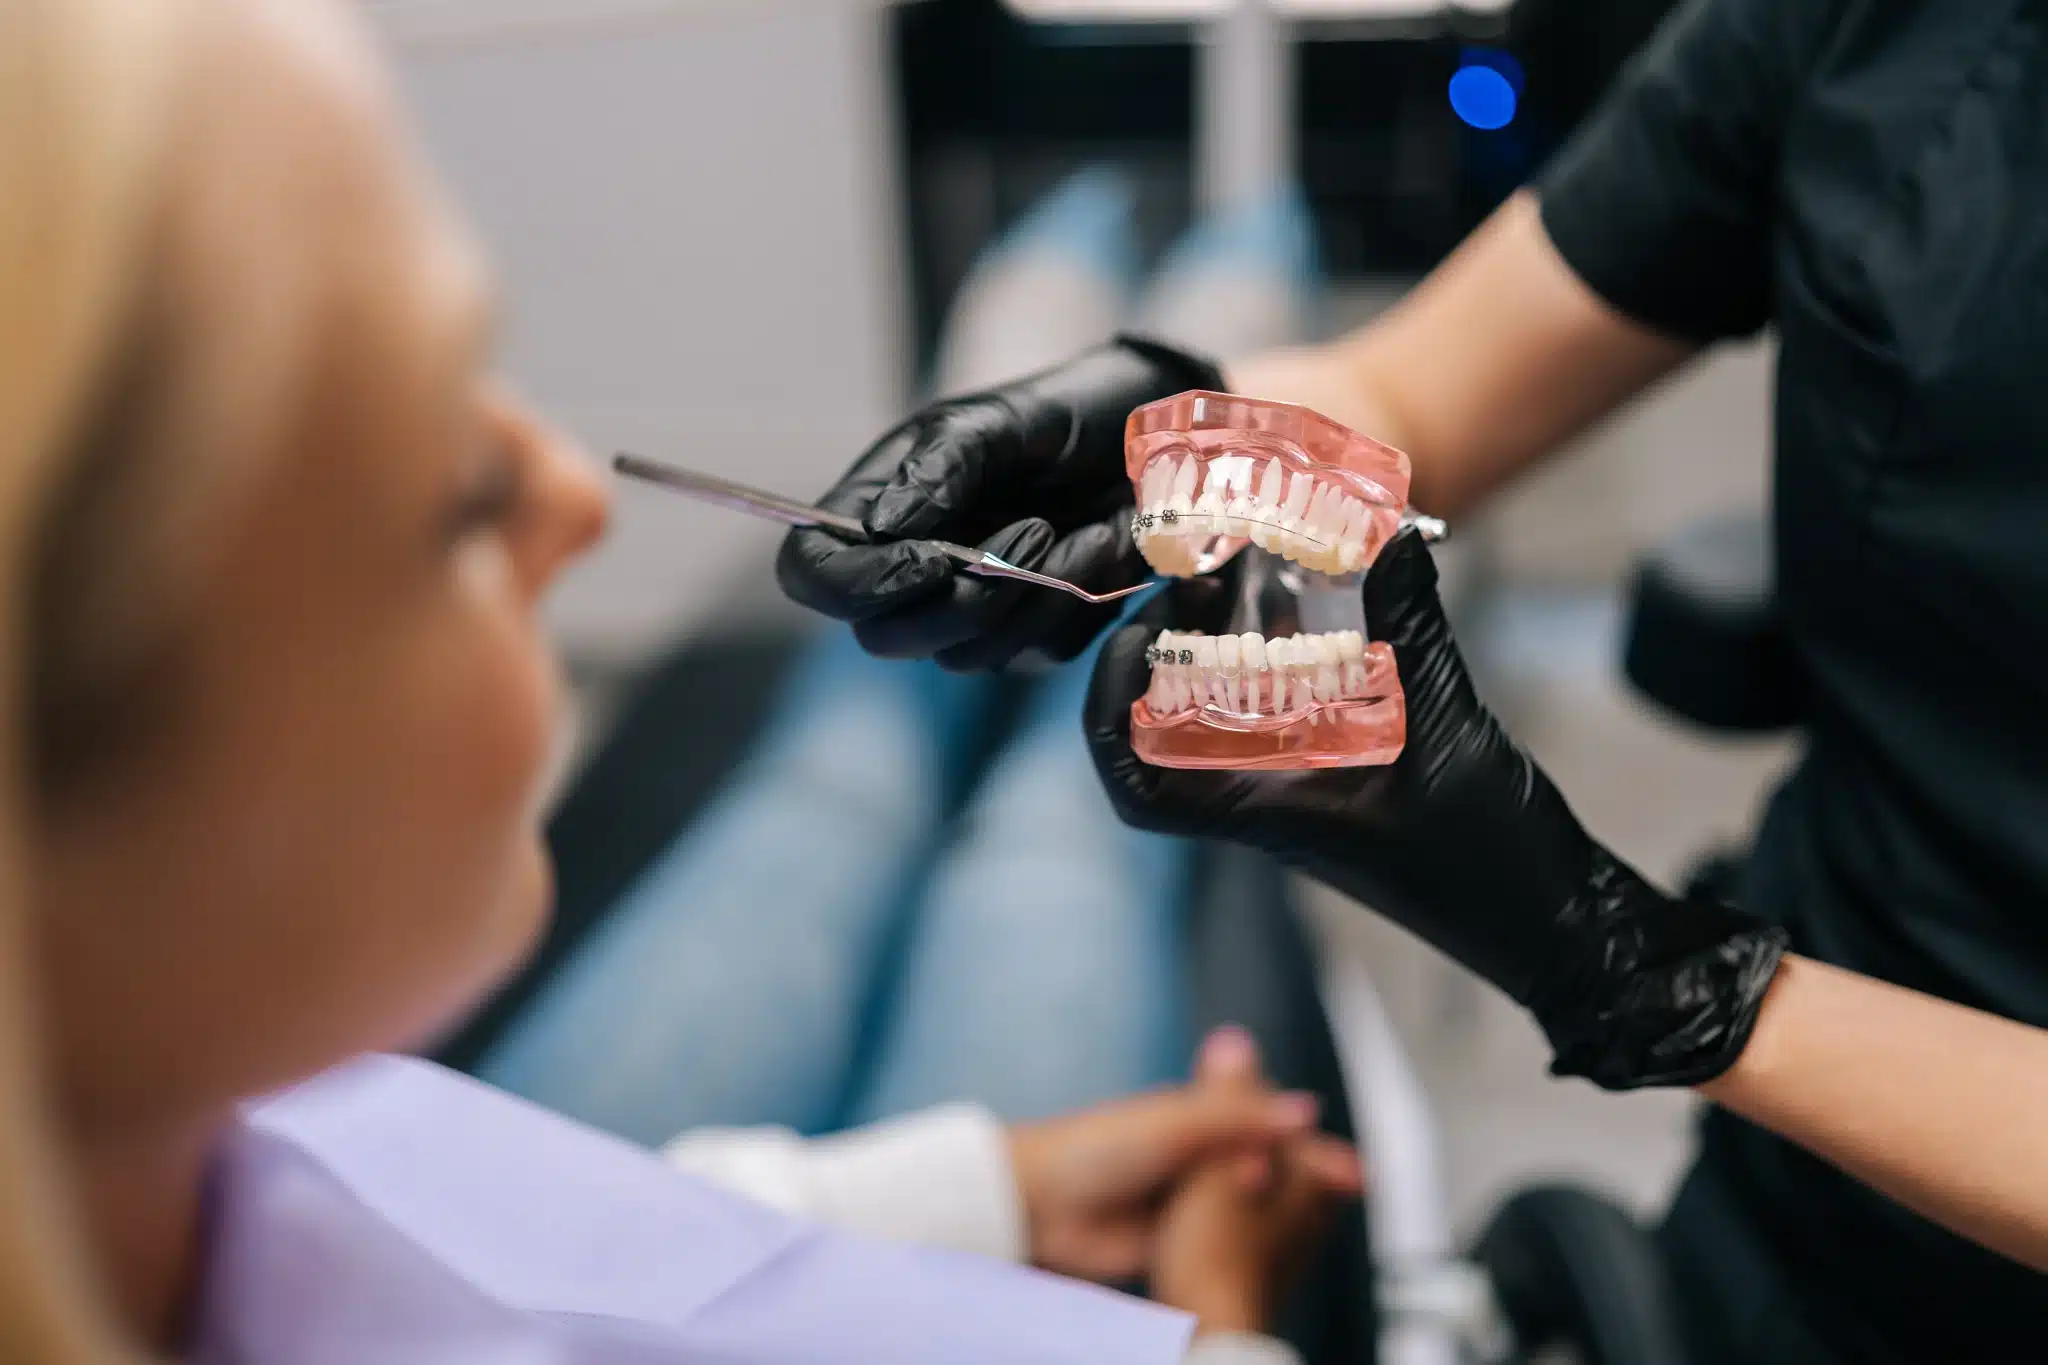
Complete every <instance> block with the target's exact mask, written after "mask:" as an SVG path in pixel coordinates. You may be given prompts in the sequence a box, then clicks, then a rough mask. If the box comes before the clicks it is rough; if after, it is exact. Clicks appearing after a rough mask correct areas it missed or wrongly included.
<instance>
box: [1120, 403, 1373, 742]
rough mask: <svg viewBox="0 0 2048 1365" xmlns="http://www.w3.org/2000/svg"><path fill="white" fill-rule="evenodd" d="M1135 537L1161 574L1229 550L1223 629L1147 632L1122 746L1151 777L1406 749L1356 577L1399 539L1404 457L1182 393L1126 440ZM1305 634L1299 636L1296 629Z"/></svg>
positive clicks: (1324, 421) (1323, 427) (1148, 414)
mask: <svg viewBox="0 0 2048 1365" xmlns="http://www.w3.org/2000/svg"><path fill="white" fill-rule="evenodd" d="M1124 460H1125V469H1126V472H1127V473H1128V474H1129V475H1130V479H1131V484H1132V487H1133V489H1134V490H1135V492H1136V494H1137V510H1136V512H1135V513H1134V515H1133V519H1132V532H1133V536H1134V538H1135V540H1136V542H1137V545H1138V549H1139V552H1140V553H1141V554H1143V555H1144V557H1145V559H1146V561H1147V562H1148V563H1150V564H1151V566H1152V567H1153V568H1154V569H1155V570H1157V571H1158V572H1159V573H1161V574H1164V575H1168V576H1172V577H1179V578H1187V577H1193V576H1195V575H1198V574H1206V573H1210V572H1213V571H1214V570H1216V569H1219V568H1221V567H1222V566H1223V565H1225V564H1226V563H1228V562H1229V561H1230V560H1232V559H1233V558H1235V557H1237V556H1239V555H1240V554H1244V555H1246V556H1247V562H1246V563H1245V564H1244V566H1243V571H1242V573H1241V575H1240V579H1239V594H1238V601H1237V605H1236V608H1235V612H1234V615H1233V617H1232V619H1231V622H1230V626H1231V629H1230V631H1229V633H1226V634H1221V635H1207V634H1198V633H1183V632H1177V631H1171V630H1169V631H1165V632H1162V633H1161V635H1160V636H1159V638H1158V640H1157V641H1156V642H1155V643H1154V645H1153V648H1152V650H1151V662H1152V685H1151V687H1150V689H1149V690H1148V691H1147V692H1146V693H1145V695H1144V696H1143V697H1141V698H1140V699H1139V700H1138V701H1136V702H1135V703H1133V704H1132V707H1131V743H1132V747H1133V749H1134V750H1135V751H1136V752H1137V755H1138V757H1139V758H1140V759H1142V760H1144V761H1145V762H1147V763H1151V764H1153V765H1155V766H1158V767H1165V768H1234V769H1298V768H1333V767H1352V766H1357V765H1363V764H1377V763H1389V762H1392V761H1393V760H1394V759H1395V758H1396V757H1398V756H1399V754H1400V752H1401V746H1402V744H1403V743H1404V742H1405V740H1406V738H1407V712H1406V708H1405V706H1404V704H1403V701H1402V696H1401V685H1400V680H1399V679H1398V677H1396V675H1395V670H1394V659H1393V651H1392V650H1391V649H1390V648H1389V647H1388V646H1386V645H1385V644H1382V643H1376V642H1372V641H1368V640H1367V639H1366V638H1365V635H1364V625H1365V622H1364V611H1363V608H1362V606H1361V603H1360V597H1359V583H1360V576H1361V574H1362V572H1363V571H1364V569H1365V568H1366V567H1367V566H1369V565H1370V564H1371V563H1372V561H1373V559H1374V558H1375V557H1376V556H1377V555H1378V554H1379V551H1380V548H1381V547H1382V546H1384V545H1385V544H1386V543H1387V541H1388V540H1390V539H1391V538H1392V537H1393V535H1394V532H1395V531H1396V530H1397V529H1398V528H1399V526H1400V521H1401V511H1402V508H1403V506H1404V505H1405V504H1406V501H1407V496H1408V459H1407V457H1406V456H1405V455H1403V454H1401V452H1399V451H1397V450H1395V449H1393V448H1392V447H1390V446H1385V445H1381V444H1380V443H1379V442H1377V441H1373V440H1370V439H1368V438H1367V437H1364V436H1360V435H1359V434H1357V433H1356V432H1353V431H1350V430H1347V429H1346V428H1344V427H1341V426H1339V425H1337V424H1336V423H1335V422H1332V421H1330V420H1329V419H1328V418H1325V417H1323V416H1321V415H1319V414H1317V413H1314V412H1311V411H1309V410H1308V409H1306V408H1300V407H1295V406H1293V405H1291V404H1286V403H1268V402H1263V401H1260V400H1257V399H1248V398H1238V397H1235V396H1233V395H1230V394H1219V393H1205V392H1194V393H1184V394H1180V395H1178V396H1176V397H1173V398H1169V399H1165V400H1163V401H1161V402H1158V403H1153V404H1149V405H1148V406H1146V407H1142V408H1139V409H1138V410H1137V411H1136V412H1134V413H1132V414H1131V417H1130V421H1129V422H1128V424H1127V425H1126V427H1125V431H1124ZM1304 627H1306V629H1304Z"/></svg>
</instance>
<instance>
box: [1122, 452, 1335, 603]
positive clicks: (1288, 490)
mask: <svg viewBox="0 0 2048 1365" xmlns="http://www.w3.org/2000/svg"><path fill="white" fill-rule="evenodd" d="M1252 467H1253V466H1250V465H1249V463H1248V462H1246V461H1237V460H1231V461H1218V462H1216V463H1214V464H1212V465H1205V464H1204V462H1203V461H1201V460H1200V459H1197V458H1196V457H1194V456H1192V455H1184V456H1173V455H1162V456H1160V457H1159V458H1158V459H1156V460H1154V461H1152V463H1150V464H1149V465H1147V466H1145V471H1144V473H1143V474H1142V475H1141V476H1140V478H1139V483H1138V514H1137V517H1136V518H1135V520H1134V522H1133V524H1132V534H1133V538H1134V539H1135V540H1136V541H1137V544H1138V549H1139V552H1140V553H1142V554H1143V555H1144V556H1145V558H1146V559H1147V560H1149V561H1150V562H1151V564H1152V566H1153V567H1154V568H1155V569H1158V570H1159V571H1160V572H1161V573H1167V574H1179V575H1186V574H1191V573H1193V572H1195V567H1194V560H1195V556H1196V551H1197V548H1198V543H1199V542H1205V541H1207V540H1208V539H1210V538H1211V537H1215V536H1226V537H1233V538H1240V539H1244V540H1249V541H1251V542H1252V543H1253V544H1254V545H1257V546H1258V547H1259V548H1261V549H1263V550H1270V551H1272V552H1274V553H1276V554H1278V555H1281V556H1282V557H1284V558H1287V559H1291V560H1294V561H1295V562H1296V563H1298V564H1301V565H1303V566H1304V567H1306V568H1310V569H1315V570H1317V571H1318V572H1321V573H1332V574H1335V573H1352V572H1354V571H1356V570H1358V569H1361V568H1363V567H1365V553H1366V540H1367V537H1368V535H1369V534H1370V530H1371V515H1372V513H1371V509H1370V508H1368V507H1367V505H1366V503H1365V500H1364V499H1362V498H1360V497H1357V496H1356V495H1354V494H1352V493H1349V492H1347V491H1345V490H1344V489H1343V488H1341V487H1339V486H1338V485H1337V484H1334V483H1327V482H1324V481H1322V480H1320V479H1317V478H1316V477H1315V476H1314V475H1313V474H1309V473H1306V472H1304V471H1301V470H1290V469H1288V468H1287V466H1286V465H1285V464H1283V463H1282V462H1281V461H1280V459H1279V458H1278V457H1275V458H1273V459H1272V460H1269V461H1268V462H1267V464H1266V466H1265V468H1264V470H1262V471H1260V472H1259V474H1258V477H1257V478H1256V479H1254V478H1252V477H1250V475H1249V474H1248V473H1244V471H1246V470H1248V469H1249V468H1252ZM1233 472H1236V473H1241V474H1243V481H1242V482H1241V483H1239V484H1237V485H1235V486H1233V484H1232V483H1231V477H1232V474H1233ZM1205 475H1206V476H1207V479H1208V486H1207V487H1206V488H1204V487H1203V480H1204V477H1205Z"/></svg>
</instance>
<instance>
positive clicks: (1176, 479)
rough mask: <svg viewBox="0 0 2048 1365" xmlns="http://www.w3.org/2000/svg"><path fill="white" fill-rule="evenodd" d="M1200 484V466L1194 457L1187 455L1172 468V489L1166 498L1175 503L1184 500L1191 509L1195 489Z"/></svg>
mask: <svg viewBox="0 0 2048 1365" xmlns="http://www.w3.org/2000/svg"><path fill="white" fill-rule="evenodd" d="M1201 482H1202V466H1201V464H1200V463H1199V462H1197V461H1196V459H1195V457H1194V456H1192V455H1189V456H1187V457H1185V458H1184V459H1182V460H1181V462H1180V463H1179V464H1178V465H1176V466H1175V467H1174V471H1173V488H1172V491H1170V492H1169V493H1168V494H1167V497H1168V498H1169V499H1171V500H1173V501H1175V502H1180V501H1183V500H1185V501H1186V502H1187V504H1188V505H1189V506H1190V507H1192V506H1193V505H1194V502H1195V489H1196V488H1197V487H1198V486H1199V485H1200V484H1201Z"/></svg>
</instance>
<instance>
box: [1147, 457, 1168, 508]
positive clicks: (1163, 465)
mask: <svg viewBox="0 0 2048 1365" xmlns="http://www.w3.org/2000/svg"><path fill="white" fill-rule="evenodd" d="M1172 487H1173V461H1172V460H1170V459H1167V458H1154V459H1153V460H1152V461H1151V462H1149V463H1148V464H1147V465H1146V466H1145V472H1144V474H1143V475H1141V476H1140V477H1139V479H1138V501H1139V502H1140V503H1142V504H1143V505H1144V506H1145V507H1146V508H1147V509H1150V508H1153V507H1156V506H1158V505H1159V504H1160V503H1162V502H1165V501H1166V495H1167V493H1169V492H1170V491H1172Z"/></svg>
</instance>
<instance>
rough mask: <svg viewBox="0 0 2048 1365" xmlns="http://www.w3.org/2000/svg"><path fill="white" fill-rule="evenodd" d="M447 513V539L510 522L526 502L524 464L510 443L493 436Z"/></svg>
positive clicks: (452, 539) (457, 538) (500, 437)
mask: <svg viewBox="0 0 2048 1365" xmlns="http://www.w3.org/2000/svg"><path fill="white" fill-rule="evenodd" d="M489 440H490V444H489V446H488V448H487V449H486V450H485V451H484V453H483V454H482V455H481V456H480V457H479V458H478V459H477V460H476V462H475V468H474V470H473V472H471V473H470V474H469V476H468V478H467V479H466V481H465V482H464V485H463V487H462V488H461V490H460V491H459V492H458V493H457V495H456V498H455V501H454V503H453V504H452V505H451V506H450V507H449V509H448V515H447V521H446V526H447V535H448V539H450V540H451V541H454V540H460V539H462V538H463V537H465V536H468V535H470V534H472V533H474V532H477V531H487V530H492V529H495V528H497V527H501V526H503V525H505V524H506V523H508V522H510V521H511V520H512V519H513V518H514V517H515V516H517V515H518V513H519V511H520V509H521V507H522V506H524V504H525V502H526V492H527V489H526V462H525V461H524V460H522V459H521V458H519V455H518V452H516V451H515V450H514V449H513V448H512V445H511V442H510V441H509V440H507V439H506V438H504V437H503V436H498V435H493V436H492V437H491V438H489Z"/></svg>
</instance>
